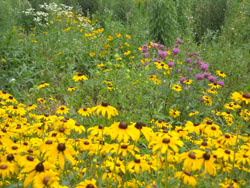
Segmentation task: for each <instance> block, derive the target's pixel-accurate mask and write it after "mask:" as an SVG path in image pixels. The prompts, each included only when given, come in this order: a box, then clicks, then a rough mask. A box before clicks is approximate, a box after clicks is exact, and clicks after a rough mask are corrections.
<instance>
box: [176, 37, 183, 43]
mask: <svg viewBox="0 0 250 188" xmlns="http://www.w3.org/2000/svg"><path fill="white" fill-rule="evenodd" d="M183 43H184V41H183V40H181V39H180V38H177V39H176V44H183Z"/></svg>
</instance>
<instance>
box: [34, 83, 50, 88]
mask: <svg viewBox="0 0 250 188" xmlns="http://www.w3.org/2000/svg"><path fill="white" fill-rule="evenodd" d="M47 86H49V83H45V82H44V83H41V84H40V85H39V86H37V89H41V88H44V87H47Z"/></svg>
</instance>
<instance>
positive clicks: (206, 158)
mask: <svg viewBox="0 0 250 188" xmlns="http://www.w3.org/2000/svg"><path fill="white" fill-rule="evenodd" d="M210 157H211V155H210V154H209V153H204V154H203V158H204V159H205V160H209V159H210Z"/></svg>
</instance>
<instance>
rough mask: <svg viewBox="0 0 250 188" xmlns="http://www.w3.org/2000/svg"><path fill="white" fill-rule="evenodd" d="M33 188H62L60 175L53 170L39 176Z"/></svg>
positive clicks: (36, 177)
mask: <svg viewBox="0 0 250 188" xmlns="http://www.w3.org/2000/svg"><path fill="white" fill-rule="evenodd" d="M33 187H34V188H43V187H60V185H59V177H58V174H57V173H56V172H54V171H52V170H48V171H45V172H42V173H40V174H38V175H37V176H35V177H34V182H33Z"/></svg>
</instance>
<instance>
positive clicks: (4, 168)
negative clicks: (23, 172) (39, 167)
mask: <svg viewBox="0 0 250 188" xmlns="http://www.w3.org/2000/svg"><path fill="white" fill-rule="evenodd" d="M15 171H16V170H15V165H14V164H12V163H10V162H4V161H1V162H0V175H1V177H2V179H5V178H10V177H11V176H12V175H13V174H14V173H15Z"/></svg>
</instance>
